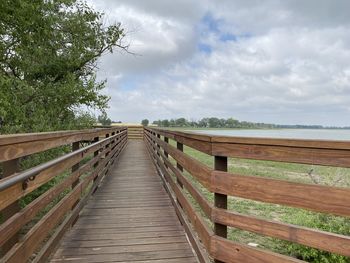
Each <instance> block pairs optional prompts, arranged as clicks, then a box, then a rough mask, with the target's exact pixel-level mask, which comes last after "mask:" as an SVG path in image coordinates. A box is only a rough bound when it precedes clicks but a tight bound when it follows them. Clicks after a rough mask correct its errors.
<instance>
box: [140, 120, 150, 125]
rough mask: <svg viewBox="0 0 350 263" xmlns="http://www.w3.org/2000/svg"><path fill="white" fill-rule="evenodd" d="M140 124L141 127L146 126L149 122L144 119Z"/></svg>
mask: <svg viewBox="0 0 350 263" xmlns="http://www.w3.org/2000/svg"><path fill="white" fill-rule="evenodd" d="M141 124H142V125H143V126H148V124H149V120H147V119H144V120H142V121H141Z"/></svg>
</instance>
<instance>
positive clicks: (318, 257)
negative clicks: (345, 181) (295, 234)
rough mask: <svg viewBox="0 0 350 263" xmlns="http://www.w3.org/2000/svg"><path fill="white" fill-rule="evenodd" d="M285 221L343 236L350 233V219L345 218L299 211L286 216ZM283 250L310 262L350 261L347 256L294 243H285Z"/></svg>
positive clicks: (342, 262) (341, 262) (340, 262)
mask: <svg viewBox="0 0 350 263" xmlns="http://www.w3.org/2000/svg"><path fill="white" fill-rule="evenodd" d="M284 219H285V220H286V221H288V222H289V223H292V224H295V225H302V226H307V227H310V228H314V229H319V230H323V231H327V232H333V233H338V234H343V235H349V233H350V219H348V218H344V217H337V216H331V215H326V214H318V213H312V212H306V211H299V212H296V213H293V214H285V215H284ZM281 249H282V250H286V252H287V253H288V254H290V255H293V256H294V257H297V258H299V259H303V260H306V261H308V262H318V263H331V262H339V263H349V262H350V259H349V258H348V257H345V256H340V255H337V254H333V253H329V252H325V251H321V250H317V249H314V248H310V247H306V246H303V245H298V244H294V243H287V242H283V243H282V244H281Z"/></svg>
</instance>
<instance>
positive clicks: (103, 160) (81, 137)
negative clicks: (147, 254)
mask: <svg viewBox="0 0 350 263" xmlns="http://www.w3.org/2000/svg"><path fill="white" fill-rule="evenodd" d="M127 133H128V132H127V128H125V127H117V128H108V129H93V130H82V131H63V132H53V133H37V134H20V135H4V136H0V151H1V154H0V161H2V163H1V164H2V175H3V178H2V179H1V180H0V213H1V215H2V222H1V225H0V247H1V258H0V261H1V262H26V261H27V260H28V259H29V258H31V259H32V261H33V262H45V260H46V259H47V257H48V256H49V255H50V253H51V252H52V251H53V249H54V248H55V246H56V244H57V243H58V241H59V240H60V238H61V237H62V235H63V233H64V232H65V230H67V229H68V228H69V227H70V226H71V225H72V224H74V222H75V221H76V220H77V217H78V216H79V212H80V210H81V208H82V207H83V206H84V204H85V203H86V201H87V199H88V197H89V196H90V195H91V194H92V193H93V192H94V191H95V190H96V188H97V187H98V184H99V183H100V181H101V180H102V178H103V177H104V175H105V174H107V172H108V171H109V169H110V167H111V165H112V164H113V163H114V162H115V160H116V158H117V157H118V156H119V154H120V152H121V151H122V150H123V148H124V146H125V145H126V142H127ZM67 145H70V147H71V149H72V152H69V153H66V149H65V150H63V149H62V154H63V155H61V156H58V157H56V158H54V159H52V160H49V161H46V162H44V163H42V164H39V165H37V166H35V167H32V168H29V169H27V170H24V171H20V169H19V162H20V160H21V158H24V157H26V158H27V156H31V155H32V154H38V153H41V152H45V151H47V150H50V149H57V147H62V146H65V147H66V146H67ZM81 145H83V147H81ZM53 179H55V180H56V181H55V182H54V183H51V184H52V186H50V185H47V183H50V182H53V181H52V180H53ZM44 186H45V188H42V187H44ZM31 193H33V194H34V195H32V196H29V194H31ZM27 197H30V199H29V201H28V200H27V201H26V205H25V206H24V207H23V208H22V209H20V207H19V201H20V200H21V199H22V198H27ZM31 199H33V200H32V201H30V200H31ZM28 202H29V203H28ZM30 222H31V224H30V226H31V227H30V228H28V223H30ZM19 232H21V238H19V234H18V233H19ZM22 232H23V233H22ZM44 240H45V243H43V241H44ZM34 252H35V254H34V255H35V256H33V253H34Z"/></svg>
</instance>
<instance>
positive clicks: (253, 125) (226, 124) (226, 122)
mask: <svg viewBox="0 0 350 263" xmlns="http://www.w3.org/2000/svg"><path fill="white" fill-rule="evenodd" d="M153 124H154V125H157V126H159V127H191V128H244V129H278V128H280V129H281V128H285V129H286V128H289V129H292V128H293V129H325V128H327V129H350V127H325V126H322V125H280V124H270V123H262V122H248V121H239V120H236V119H234V118H228V119H223V118H216V117H211V118H203V119H201V120H198V121H195V120H187V119H186V118H178V119H171V120H168V119H165V120H157V121H153Z"/></svg>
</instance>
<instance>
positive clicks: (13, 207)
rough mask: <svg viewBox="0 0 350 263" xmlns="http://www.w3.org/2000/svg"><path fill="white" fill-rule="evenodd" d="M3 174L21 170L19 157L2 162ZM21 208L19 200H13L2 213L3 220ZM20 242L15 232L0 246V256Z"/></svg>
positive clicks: (6, 174)
mask: <svg viewBox="0 0 350 263" xmlns="http://www.w3.org/2000/svg"><path fill="white" fill-rule="evenodd" d="M2 168H3V175H2V178H5V177H8V176H10V175H13V174H14V173H16V172H18V171H19V158H17V159H13V160H9V161H6V162H3V163H2ZM19 210H20V206H19V203H18V201H15V202H13V203H12V204H10V205H9V206H7V207H6V208H4V209H3V210H2V211H0V213H1V217H2V222H5V221H6V220H7V219H9V218H10V217H12V216H13V215H14V214H16V213H17V212H18V211H19ZM17 242H18V233H16V234H14V235H13V237H12V238H10V239H9V240H8V241H7V242H6V243H5V244H4V245H3V246H2V247H1V248H0V256H2V255H5V254H6V253H7V251H9V250H10V249H11V248H12V247H13V246H14V245H15V244H16V243H17Z"/></svg>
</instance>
